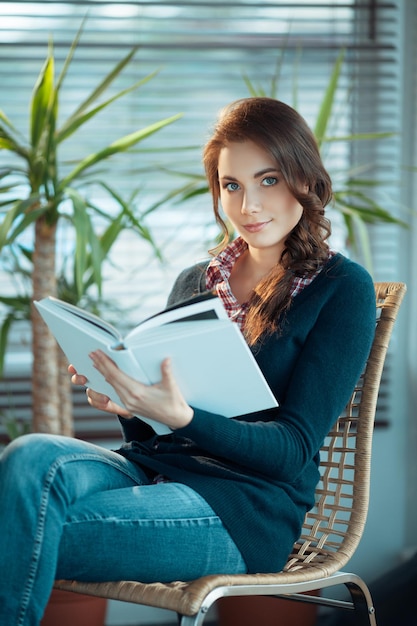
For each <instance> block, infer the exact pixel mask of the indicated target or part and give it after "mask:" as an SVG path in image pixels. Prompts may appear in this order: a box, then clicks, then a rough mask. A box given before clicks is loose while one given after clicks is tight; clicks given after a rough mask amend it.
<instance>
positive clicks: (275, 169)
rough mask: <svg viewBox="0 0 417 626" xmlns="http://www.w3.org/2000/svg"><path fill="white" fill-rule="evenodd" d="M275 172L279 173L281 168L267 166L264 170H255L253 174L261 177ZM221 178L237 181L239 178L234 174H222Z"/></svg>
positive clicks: (255, 176)
mask: <svg viewBox="0 0 417 626" xmlns="http://www.w3.org/2000/svg"><path fill="white" fill-rule="evenodd" d="M272 172H274V173H275V174H279V173H280V172H279V170H278V169H277V168H276V167H266V168H265V169H264V170H260V171H259V172H255V174H254V175H253V177H254V178H259V177H260V176H263V175H264V174H270V173H272ZM221 180H232V181H237V180H238V179H237V178H234V176H228V175H226V176H222V177H221Z"/></svg>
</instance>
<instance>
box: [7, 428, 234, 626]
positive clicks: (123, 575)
mask: <svg viewBox="0 0 417 626" xmlns="http://www.w3.org/2000/svg"><path fill="white" fill-rule="evenodd" d="M243 572H246V566H245V563H244V561H243V558H242V556H241V554H240V552H239V550H238V549H237V547H236V545H235V544H234V543H233V541H232V539H231V538H230V536H229V534H228V532H227V530H226V529H225V528H224V526H223V524H222V522H221V520H220V519H219V518H218V517H217V515H216V514H215V513H214V512H213V510H212V509H211V507H210V506H209V505H208V504H207V502H206V501H205V500H204V499H203V498H202V497H201V496H199V495H198V494H197V493H196V492H195V491H193V490H192V489H190V488H189V487H187V486H185V485H182V484H179V483H173V482H163V483H157V484H153V483H150V481H149V478H147V476H146V474H145V473H144V472H143V471H142V470H141V469H140V468H139V467H138V466H137V465H135V464H134V463H132V462H130V461H128V460H127V459H125V458H124V457H122V456H120V455H119V454H117V453H115V452H111V451H108V450H106V449H104V448H101V447H98V446H94V445H92V444H89V443H86V442H83V441H79V440H77V439H71V438H67V437H61V436H55V435H41V434H33V435H25V436H22V437H19V438H18V439H16V440H15V441H14V442H12V443H11V444H10V445H9V446H8V447H7V448H6V449H5V451H4V452H3V454H2V456H1V457H0V624H1V625H6V624H7V626H37V625H38V624H39V621H40V619H41V617H42V615H43V611H44V608H45V606H46V604H47V601H48V598H49V594H50V591H51V588H52V586H53V582H54V579H56V578H68V579H78V580H82V581H105V580H140V581H143V582H151V581H158V580H159V581H171V580H178V579H180V580H187V579H192V578H196V577H198V576H203V575H206V574H212V573H243Z"/></svg>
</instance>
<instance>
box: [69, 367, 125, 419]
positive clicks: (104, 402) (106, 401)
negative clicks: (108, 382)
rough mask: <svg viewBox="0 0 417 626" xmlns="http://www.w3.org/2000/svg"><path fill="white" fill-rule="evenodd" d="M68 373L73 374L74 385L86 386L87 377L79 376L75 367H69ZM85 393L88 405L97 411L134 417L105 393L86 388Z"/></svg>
mask: <svg viewBox="0 0 417 626" xmlns="http://www.w3.org/2000/svg"><path fill="white" fill-rule="evenodd" d="M68 373H69V374H71V382H72V384H73V385H81V386H82V387H85V386H86V384H87V382H88V379H87V378H86V376H83V375H82V374H78V372H77V370H76V369H75V367H74V366H73V365H69V366H68ZM85 392H86V394H87V400H88V404H90V405H91V406H92V407H94V408H95V409H98V410H99V411H106V412H107V413H115V414H116V415H120V416H121V417H126V418H130V417H133V415H132V414H131V413H129V411H127V409H126V408H125V407H122V406H120V405H119V404H117V403H116V402H113V400H111V399H110V398H109V396H106V395H105V394H104V393H98V391H94V390H93V389H90V388H89V387H86V390H85Z"/></svg>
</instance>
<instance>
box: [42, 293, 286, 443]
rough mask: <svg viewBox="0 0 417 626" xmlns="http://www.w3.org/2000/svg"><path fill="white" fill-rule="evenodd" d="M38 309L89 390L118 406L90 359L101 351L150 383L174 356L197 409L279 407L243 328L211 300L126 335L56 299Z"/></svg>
mask: <svg viewBox="0 0 417 626" xmlns="http://www.w3.org/2000/svg"><path fill="white" fill-rule="evenodd" d="M35 306H36V308H37V309H38V311H39V313H40V314H41V316H42V317H43V319H44V321H45V322H46V324H47V325H48V326H49V329H50V330H51V332H52V334H53V335H54V336H55V338H56V340H57V341H58V343H59V345H60V346H61V348H62V350H63V351H64V353H65V355H66V357H67V358H68V362H69V363H72V365H74V367H75V368H76V370H77V372H78V373H80V374H83V375H84V376H86V377H87V378H88V386H89V387H91V388H92V389H94V390H96V391H99V392H100V393H104V394H106V395H108V396H109V397H110V398H112V399H113V400H114V401H116V402H118V403H119V404H120V403H121V402H120V399H119V398H118V397H117V394H116V392H115V390H114V389H113V387H112V386H111V385H110V384H109V383H107V382H106V381H105V380H104V378H103V376H102V375H101V374H100V372H98V371H97V370H96V369H95V368H94V367H93V364H92V361H91V359H90V358H89V356H88V355H89V353H90V352H92V351H94V350H96V349H101V350H103V352H105V353H106V354H108V355H109V356H110V357H111V358H112V359H113V361H115V362H116V363H117V365H118V366H119V368H120V369H121V370H123V371H124V372H126V373H127V374H128V375H129V376H131V377H132V378H135V379H136V380H140V381H141V382H143V383H145V384H153V383H156V382H159V381H160V380H161V369H160V365H161V362H162V360H163V359H164V358H166V357H170V358H171V361H172V369H173V373H174V376H175V378H176V381H177V383H178V385H179V387H180V389H181V392H182V393H183V395H184V398H185V399H186V401H187V402H188V404H190V405H191V406H194V407H196V408H197V407H198V408H201V409H204V410H206V411H210V412H214V413H220V414H222V415H225V416H226V417H236V416H238V415H244V414H246V413H252V412H254V411H261V410H264V409H269V408H272V407H275V406H277V401H276V399H275V397H274V395H273V394H272V391H271V389H270V388H269V386H268V384H267V382H266V381H265V378H264V376H263V374H262V372H261V370H260V369H259V366H258V364H257V362H256V360H255V358H254V356H253V354H252V352H251V351H250V348H249V347H248V345H247V343H246V341H245V339H244V337H243V335H242V333H241V331H240V329H239V327H238V326H237V325H236V324H235V323H233V322H231V321H230V319H229V318H228V316H227V313H226V311H225V309H224V307H223V305H222V302H221V300H220V299H219V298H218V297H215V296H212V294H210V295H207V296H206V295H205V296H203V297H201V296H200V297H196V298H193V299H191V300H188V301H186V302H183V303H180V304H179V305H176V306H174V307H170V308H168V309H165V310H164V311H162V312H161V313H158V314H156V315H154V316H152V317H150V318H148V319H146V320H144V321H143V322H142V323H140V324H139V325H138V326H136V328H134V329H133V330H131V331H130V332H129V333H128V334H127V335H126V336H125V337H122V336H121V335H120V334H119V333H118V331H117V330H116V329H115V328H114V327H113V326H112V325H111V324H108V323H107V322H105V321H103V320H101V319H100V318H99V317H98V316H96V315H93V314H92V313H89V312H87V311H84V310H82V309H80V308H79V307H76V306H74V305H71V304H68V303H66V302H63V301H61V300H58V299H56V298H51V297H48V298H43V299H42V300H40V301H35ZM139 417H141V419H143V420H144V421H146V422H148V423H150V424H151V426H152V427H153V429H154V430H155V432H157V433H158V434H165V433H168V432H171V431H170V429H169V428H168V427H167V426H165V425H164V424H160V423H158V422H155V421H154V420H149V419H148V418H145V417H142V416H139Z"/></svg>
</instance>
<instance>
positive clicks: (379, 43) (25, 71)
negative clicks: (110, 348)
mask: <svg viewBox="0 0 417 626" xmlns="http://www.w3.org/2000/svg"><path fill="white" fill-rule="evenodd" d="M399 11H400V8H399V2H398V1H396V2H382V1H380V0H370V1H369V2H356V1H354V0H346V1H343V2H342V1H339V0H333V1H329V2H321V3H316V2H308V1H307V2H279V1H273V0H265V1H260V2H255V1H235V2H233V1H230V2H227V1H226V2H225V1H224V0H214V1H211V2H208V1H200V0H196V1H188V2H187V1H184V2H170V1H151V0H149V1H138V2H137V1H135V2H133V1H131V2H127V1H123V0H119V1H116V2H107V1H105V0H99V1H94V0H91V1H82V0H74V1H72V2H71V1H65V2H54V1H52V0H49V1H45V2H26V1H20V2H19V1H17V2H10V3H8V2H2V3H0V81H1V82H0V84H1V85H2V88H1V97H0V108H1V109H2V110H3V111H4V112H5V113H7V114H8V115H9V116H10V118H11V120H12V121H13V123H14V124H15V125H16V126H17V127H18V128H19V129H22V130H23V131H24V132H27V127H28V120H27V118H28V102H29V99H30V93H31V89H32V87H33V84H34V81H35V78H36V76H37V74H38V72H39V69H40V67H41V65H42V62H43V60H44V58H45V55H46V51H47V43H48V39H49V37H50V36H52V37H53V40H54V48H55V54H56V59H57V64H58V71H59V69H60V68H61V67H62V63H63V60H64V58H65V56H66V54H67V51H68V49H69V46H70V43H71V41H72V40H73V38H74V36H75V33H76V32H77V29H78V28H79V26H80V23H81V21H82V19H83V18H84V17H86V16H87V20H86V23H85V28H84V33H83V36H82V38H81V41H80V44H79V46H78V49H77V52H76V54H75V57H74V60H73V62H72V66H71V70H70V72H69V74H68V77H67V80H66V82H65V84H64V88H63V90H62V95H61V111H60V115H61V119H65V118H66V117H67V116H68V115H69V114H70V113H71V112H72V111H73V110H74V109H75V107H76V106H77V104H78V103H79V102H80V101H81V100H82V99H83V98H84V97H86V96H87V95H88V93H89V92H90V91H91V90H92V88H93V87H94V86H95V85H96V84H97V83H98V82H99V80H100V78H102V77H103V76H104V75H105V74H106V73H107V72H108V71H109V69H110V68H111V67H112V66H113V65H114V64H115V63H116V62H117V61H119V60H120V59H121V58H123V57H124V56H125V55H126V54H127V52H128V50H130V49H131V48H132V47H133V46H139V48H138V51H137V54H136V57H135V60H134V61H133V62H132V64H131V65H130V66H129V67H128V68H127V69H126V71H125V72H124V73H123V75H122V76H121V77H119V79H118V81H117V84H116V85H115V90H116V88H117V89H121V88H123V87H127V86H128V85H130V84H131V83H133V82H134V81H135V80H138V79H139V78H141V77H143V76H145V75H147V74H149V73H151V72H153V71H155V70H157V69H158V70H159V73H158V75H157V76H156V77H155V78H154V79H153V80H152V81H151V82H149V83H148V84H147V85H145V86H143V87H142V88H140V89H139V90H138V91H137V92H134V93H132V94H130V95H129V96H128V97H126V98H124V99H122V100H119V101H117V102H115V103H114V105H113V106H112V107H110V108H109V109H108V110H106V111H104V112H103V113H101V114H100V116H98V117H97V119H96V120H94V122H93V123H91V124H90V125H87V126H86V127H85V130H84V131H83V132H82V133H81V136H80V134H77V135H76V136H74V139H73V140H71V141H70V142H68V145H67V146H66V147H65V152H64V153H62V154H61V160H62V161H63V162H64V163H65V162H69V161H72V160H74V159H79V158H81V157H83V156H85V155H87V154H89V153H91V152H92V151H95V150H97V149H99V148H101V147H103V146H104V145H106V144H108V143H110V142H111V141H112V140H114V139H116V138H117V137H120V136H122V135H124V134H127V133H130V132H132V131H133V130H136V129H137V128H141V127H143V126H145V125H147V124H150V123H153V122H155V121H158V120H160V119H162V118H164V117H168V116H170V115H173V114H176V113H178V112H181V113H183V117H182V119H181V120H180V121H178V122H176V123H174V124H172V125H171V126H169V127H167V128H165V129H164V130H162V131H161V132H160V133H158V134H156V135H154V136H153V137H151V138H149V139H148V140H146V142H144V143H143V144H141V145H140V146H139V148H138V149H137V150H133V151H132V152H131V153H130V154H128V155H123V156H121V157H118V158H117V159H115V160H113V161H112V162H111V166H110V167H109V168H108V171H107V172H106V174H105V176H106V177H107V178H108V180H109V182H111V183H112V184H113V185H114V186H116V187H117V188H118V189H119V190H120V192H121V193H122V195H123V196H124V197H125V198H127V197H128V196H129V194H130V193H131V191H132V190H133V189H135V188H137V187H140V192H139V194H138V197H137V198H138V199H137V205H138V210H140V211H141V212H144V211H146V210H147V208H149V207H150V206H152V204H153V203H155V202H157V201H159V200H160V199H162V198H163V197H164V196H165V195H166V194H168V193H169V192H170V191H171V190H172V189H174V188H176V187H178V186H180V185H182V184H183V183H184V182H185V179H183V178H182V177H181V176H178V175H174V174H173V173H172V172H177V174H178V173H182V172H187V173H191V174H202V168H201V164H200V162H201V146H202V144H203V143H204V142H205V140H206V138H207V137H208V135H209V131H210V128H211V126H212V123H213V121H214V119H215V117H216V115H217V112H218V111H219V109H220V108H221V107H222V106H224V105H225V104H226V103H228V102H229V101H231V100H234V99H237V98H241V97H246V96H248V95H249V92H248V88H247V85H246V83H245V80H244V78H245V77H247V78H248V79H249V80H250V81H251V83H252V84H253V85H254V86H255V87H256V88H257V89H260V88H262V89H264V90H265V92H266V93H267V95H269V94H270V93H271V91H270V90H271V85H272V83H273V82H274V76H275V75H278V76H277V80H276V92H275V93H274V95H275V96H276V97H278V98H279V99H282V100H284V101H286V102H288V103H289V104H291V105H294V106H296V108H297V109H298V110H299V111H300V113H301V114H302V115H304V117H305V118H306V119H307V121H308V122H309V123H310V125H311V126H314V124H315V120H316V118H317V114H318V110H319V107H320V103H321V101H322V98H323V95H324V92H325V89H326V87H327V85H328V82H329V79H330V75H331V72H332V69H333V67H334V64H335V62H336V59H337V58H338V55H339V53H340V51H341V50H342V49H344V50H345V61H344V65H343V69H342V74H341V78H340V83H339V89H338V92H337V97H336V103H335V115H334V117H333V120H332V125H331V128H330V129H329V133H330V134H334V135H338V136H343V135H349V134H351V133H353V132H369V133H372V132H375V131H378V132H380V131H388V132H393V133H397V132H398V128H399V125H400V119H399V115H400V112H399V111H400V109H399V107H398V102H399V97H400V94H399V89H398V86H399V80H400V78H399V76H400V46H401V44H400V37H401V33H400V28H399ZM400 150H401V140H400V139H399V137H398V134H396V135H393V136H392V137H390V138H387V139H384V140H381V141H361V142H355V143H352V142H349V141H344V142H343V141H340V142H331V143H328V144H326V145H325V147H324V149H323V155H324V160H325V163H326V165H327V166H328V168H329V171H330V172H331V174H332V176H333V179H334V181H335V185H337V184H339V182H340V181H341V180H342V178H343V177H344V176H345V175H346V171H347V169H349V168H351V167H352V164H353V166H354V169H355V173H358V174H359V175H362V177H363V178H364V179H369V178H373V179H376V180H379V181H380V182H381V186H380V187H379V188H378V192H377V193H378V200H381V198H382V200H383V201H384V203H385V206H386V208H388V209H389V210H391V211H392V212H394V213H395V214H397V215H398V214H399V211H400V210H399V207H398V203H397V202H396V195H397V191H396V190H397V189H398V182H399V172H398V167H394V168H393V166H392V164H393V163H401V158H400ZM5 159H7V157H6V155H5V154H3V153H2V152H0V167H1V166H2V164H4V163H5ZM64 167H65V165H64ZM375 193H376V192H375ZM97 194H98V197H97V201H98V202H102V206H103V209H104V210H106V211H112V210H114V208H113V207H112V206H111V204H110V203H109V201H108V199H106V198H105V197H104V196H103V197H101V196H100V192H99V191H98V190H97ZM332 217H333V225H334V237H333V242H334V246H335V247H337V248H339V249H342V251H345V232H344V230H343V226H342V223H341V220H340V216H339V215H338V214H334V215H333V216H332ZM147 223H148V224H149V226H150V227H151V229H152V232H153V234H154V236H155V238H156V240H157V242H158V245H159V246H160V248H161V249H162V251H163V254H164V258H165V264H162V265H161V264H160V263H159V262H158V261H157V260H156V259H155V258H154V256H153V254H152V251H151V250H150V248H149V246H148V245H147V244H145V243H144V242H139V241H138V240H137V239H136V238H134V237H132V236H131V235H129V233H126V234H125V236H124V237H123V238H122V239H121V240H120V244H119V245H118V246H117V247H116V249H115V253H114V255H113V257H112V264H109V265H108V267H107V270H106V281H105V296H106V297H107V299H108V300H109V301H113V302H117V303H118V304H120V305H121V306H122V307H123V309H124V310H125V311H126V313H125V318H124V320H123V321H124V322H125V323H126V324H127V325H130V324H133V323H135V321H137V320H138V319H140V318H142V317H144V316H146V315H147V314H150V313H152V312H154V311H155V310H156V309H158V308H161V307H162V306H163V305H164V303H165V299H166V296H167V294H168V291H169V288H170V285H171V283H172V281H173V279H174V277H175V275H176V274H177V273H178V271H179V270H180V269H181V268H183V267H185V266H186V265H190V264H191V263H194V262H195V261H197V260H200V259H201V258H204V257H206V256H207V253H206V251H207V249H208V248H209V247H210V246H211V245H212V242H213V238H214V237H215V235H216V232H217V231H216V229H215V228H214V227H213V221H212V217H211V209H210V198H209V197H208V196H207V195H202V196H200V197H196V198H195V199H194V200H192V201H187V202H183V203H181V204H177V203H175V202H169V203H166V204H164V205H163V206H161V207H160V208H159V209H158V210H157V211H155V212H154V213H153V214H151V215H150V216H149V218H148V222H147ZM374 230H375V233H376V235H375V236H374V237H373V254H374V259H375V266H376V273H375V277H376V279H378V277H383V278H384V280H385V279H387V277H388V276H390V277H391V276H392V277H394V276H395V274H396V271H397V265H396V254H397V252H398V246H399V238H398V236H397V234H396V233H397V230H396V229H395V228H394V227H392V228H390V227H387V226H381V227H376V228H375V229H374ZM393 234H394V236H393ZM70 249H71V237H70V233H68V232H66V231H65V230H64V229H63V230H62V231H61V232H60V235H59V250H60V251H61V252H62V254H64V252H68V250H70ZM349 253H351V252H349ZM1 260H2V257H0V264H1ZM3 262H4V256H3ZM15 289H16V284H15V278H13V277H12V278H11V277H10V276H9V275H7V273H5V272H2V273H1V272H0V290H1V291H2V292H3V293H12V292H13V290H15ZM109 316H111V312H110V311H109ZM119 321H120V320H119ZM22 333H23V334H22ZM22 337H23V338H24V341H25V342H26V343H23V344H22ZM28 345H29V344H28V337H27V333H26V332H23V331H22V330H21V329H19V332H17V333H16V334H15V335H14V337H13V344H12V346H11V350H10V355H9V362H16V363H20V362H21V360H22V359H24V358H25V359H26V358H30V357H28V355H29V349H28ZM16 355H18V356H16ZM386 390H387V395H389V383H387V385H386ZM388 408H389V404H388V403H386V405H385V409H384V407H382V408H381V411H382V413H383V412H384V410H385V411H386V412H387V411H388ZM382 413H381V415H382ZM381 419H385V418H384V417H383V415H382V417H381Z"/></svg>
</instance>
